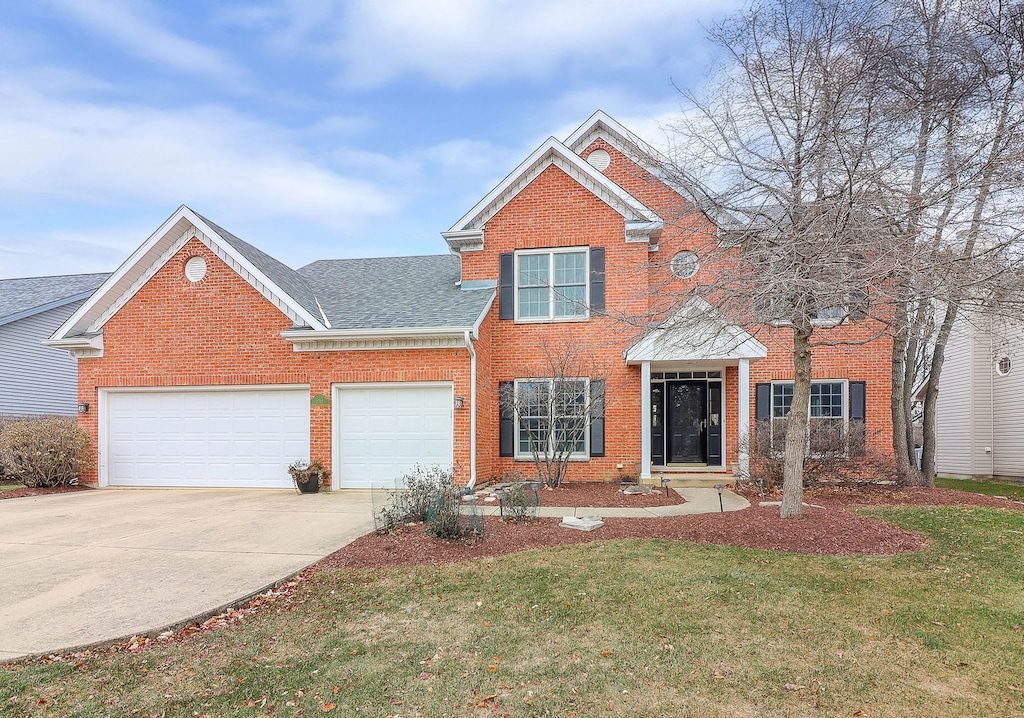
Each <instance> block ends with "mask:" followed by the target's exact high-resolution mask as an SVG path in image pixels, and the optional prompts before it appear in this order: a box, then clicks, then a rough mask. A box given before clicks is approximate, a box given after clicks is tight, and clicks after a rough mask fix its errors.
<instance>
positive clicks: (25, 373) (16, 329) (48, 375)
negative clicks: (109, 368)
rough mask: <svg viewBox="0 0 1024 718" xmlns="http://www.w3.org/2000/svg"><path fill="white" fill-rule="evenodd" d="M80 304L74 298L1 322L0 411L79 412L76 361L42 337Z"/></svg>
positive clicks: (17, 413)
mask: <svg viewBox="0 0 1024 718" xmlns="http://www.w3.org/2000/svg"><path fill="white" fill-rule="evenodd" d="M81 304H82V302H81V301H78V302H72V303H70V304H66V305H64V306H62V307H56V308H55V309H50V310H48V311H45V312H41V313H39V314H34V315H32V316H30V317H26V318H24V319H19V320H18V321H14V322H11V323H10V324H4V325H3V326H0V415H14V416H22V415H28V414H68V415H70V414H75V413H76V410H77V403H78V397H77V395H78V391H77V382H78V368H77V366H76V362H75V360H74V359H72V358H71V357H70V356H69V355H68V353H67V352H66V351H64V350H63V349H54V348H53V347H48V346H46V345H44V344H42V340H43V339H48V338H49V337H50V335H51V334H53V332H54V331H56V329H57V327H59V326H60V325H61V324H62V323H63V322H64V320H66V319H67V318H68V317H70V316H71V314H72V313H73V312H74V311H75V310H76V309H78V307H79V306H81Z"/></svg>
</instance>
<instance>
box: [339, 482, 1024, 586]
mask: <svg viewBox="0 0 1024 718" xmlns="http://www.w3.org/2000/svg"><path fill="white" fill-rule="evenodd" d="M569 490H571V489H569ZM617 490H618V487H617V486H614V488H612V489H606V491H617ZM748 498H751V499H752V501H751V503H753V504H754V505H753V506H751V507H750V508H748V509H744V510H743V511H732V512H727V513H718V514H714V513H713V514H698V515H694V516H677V517H672V518H657V519H629V518H607V519H605V520H604V521H605V525H604V526H602V527H601V528H599V529H597V530H595V531H591V532H583V531H576V530H573V529H565V528H561V527H560V526H559V525H558V523H559V519H557V518H555V519H538V520H537V521H536V522H534V523H526V524H508V523H504V522H503V521H501V520H500V519H498V518H495V517H487V518H485V519H484V537H483V539H481V540H478V541H476V542H461V541H439V540H437V539H434V538H432V537H430V536H427V535H426V532H425V530H424V527H423V526H421V525H417V526H414V527H412V528H410V529H409V530H407V531H405V532H401V533H394V534H388V535H384V536H378V535H376V534H368V535H366V536H363V537H361V538H359V539H356V540H355V541H354V542H352V543H351V544H349V545H348V546H345V547H344V548H342V549H341V550H339V551H337V552H335V553H334V554H332V555H331V556H329V557H327V558H326V559H324V561H323V565H326V566H332V567H337V568H383V567H388V566H406V565H423V564H433V565H439V564H443V563H449V562H452V561H464V560H467V559H478V558H485V557H488V556H500V555H504V554H509V553H513V552H515V551H522V550H527V549H534V548H544V547H547V546H561V545H566V544H578V543H586V542H589V541H605V540H609V539H621V538H648V539H667V540H675V541H692V542H696V543H706V544H716V545H720V546H743V547H747V548H755V549H770V550H774V551H792V552H796V553H804V554H819V555H834V556H851V555H864V554H895V553H903V552H907V551H917V550H920V549H922V548H924V547H925V546H927V541H926V540H925V539H924V538H923V537H921V536H918V535H917V534H914V533H911V532H909V531H905V530H903V529H901V528H898V527H896V526H893V525H891V524H887V523H884V522H882V521H878V520H876V519H872V518H869V517H866V516H857V515H855V514H853V513H851V512H850V511H849V510H848V509H849V508H850V507H855V506H877V505H899V504H914V505H938V506H951V505H952V506H982V507H993V508H1008V509H1017V510H1021V509H1024V504H1021V503H1020V502H1016V501H1009V500H1006V499H998V498H995V497H992V496H984V495H982V494H972V493H967V492H963V491H955V490H953V489H926V488H912V489H903V488H899V487H892V486H884V485H882V486H879V485H858V486H834V487H818V488H813V489H808V490H807V491H806V492H805V497H804V499H805V501H806V502H807V503H808V504H812V505H811V506H808V507H806V509H805V512H804V516H803V517H802V518H798V519H781V518H779V509H778V507H777V506H765V507H759V506H757V505H756V503H757V500H758V497H757V496H756V492H754V496H752V497H748ZM767 498H768V499H772V498H777V497H773V496H768V497H767ZM609 500H611V499H609ZM577 505H584V504H577ZM586 505H593V504H586ZM611 505H617V504H611Z"/></svg>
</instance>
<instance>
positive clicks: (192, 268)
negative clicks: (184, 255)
mask: <svg viewBox="0 0 1024 718" xmlns="http://www.w3.org/2000/svg"><path fill="white" fill-rule="evenodd" d="M205 276H206V260H205V259H203V258H202V257H192V258H191V259H189V260H188V261H187V262H185V279H187V280H188V281H190V282H192V283H193V284H195V283H196V282H198V281H199V280H200V279H202V278H203V277H205Z"/></svg>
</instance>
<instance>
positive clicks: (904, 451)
mask: <svg viewBox="0 0 1024 718" xmlns="http://www.w3.org/2000/svg"><path fill="white" fill-rule="evenodd" d="M906 318H907V315H906V307H905V306H901V307H900V308H899V310H898V311H897V317H896V320H897V329H898V330H899V333H897V335H896V337H895V338H894V339H893V342H892V395H891V398H890V402H889V405H890V411H891V412H892V453H893V458H894V459H895V460H896V480H897V481H898V482H899V483H900V484H901V485H903V486H915V485H917V484H918V483H920V481H921V479H920V472H918V470H917V465H916V464H915V463H914V462H913V461H912V460H911V456H912V455H913V449H914V447H913V446H912V445H911V443H910V440H909V437H910V435H911V432H912V429H910V430H908V428H909V427H910V407H909V406H908V403H907V397H908V394H909V392H908V390H907V388H906V381H907V379H906V378H907V374H908V372H907V362H909V361H910V358H909V356H908V355H907V342H906V339H905V338H904V337H903V336H902V333H903V332H904V331H906V330H907V321H906Z"/></svg>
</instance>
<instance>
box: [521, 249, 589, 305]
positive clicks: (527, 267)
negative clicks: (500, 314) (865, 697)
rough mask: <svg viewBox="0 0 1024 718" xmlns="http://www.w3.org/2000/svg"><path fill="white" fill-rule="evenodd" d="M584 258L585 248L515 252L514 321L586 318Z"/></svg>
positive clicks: (587, 267) (586, 253)
mask: <svg viewBox="0 0 1024 718" xmlns="http://www.w3.org/2000/svg"><path fill="white" fill-rule="evenodd" d="M588 257H589V251H588V249H587V248H585V247H583V248H580V247H572V248H566V249H542V250H533V249H531V250H521V251H518V252H516V254H515V263H516V267H515V309H516V313H515V318H516V320H517V321H554V320H572V319H586V318H587V317H588V315H589V311H588V296H587V294H588V276H589V274H590V270H589V266H588Z"/></svg>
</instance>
